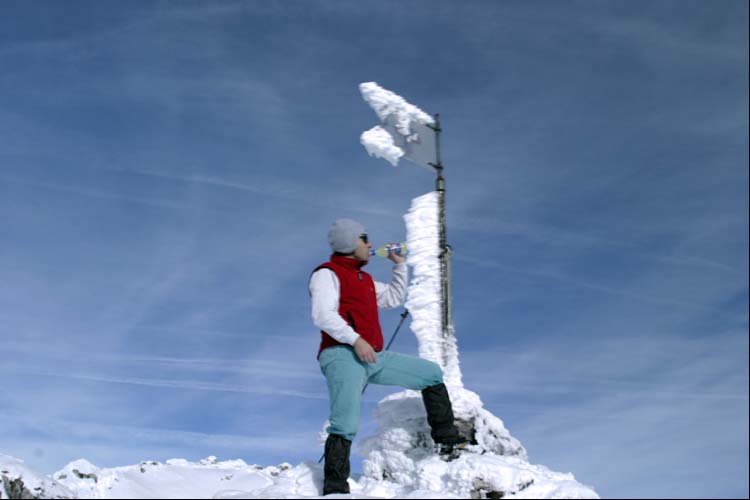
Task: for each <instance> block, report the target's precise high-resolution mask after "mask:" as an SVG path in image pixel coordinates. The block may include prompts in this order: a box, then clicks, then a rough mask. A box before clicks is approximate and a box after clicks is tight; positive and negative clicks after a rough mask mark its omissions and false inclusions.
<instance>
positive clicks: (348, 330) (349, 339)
mask: <svg viewBox="0 0 750 500" xmlns="http://www.w3.org/2000/svg"><path fill="white" fill-rule="evenodd" d="M309 288H310V296H311V298H312V322H313V324H314V325H315V326H317V327H318V328H320V329H321V330H323V331H324V332H326V333H327V334H328V335H330V336H331V337H333V338H334V339H335V340H336V341H338V342H341V343H342V344H349V345H352V346H353V345H354V343H355V342H356V341H357V339H359V334H358V333H357V332H355V331H354V330H353V329H352V327H351V326H349V324H348V323H347V322H346V321H345V320H344V318H342V317H341V315H340V314H339V296H340V293H341V292H340V285H339V279H338V277H337V276H336V273H334V272H333V271H331V270H330V269H325V268H324V269H319V270H317V271H315V272H314V273H313V275H312V277H311V278H310V286H309Z"/></svg>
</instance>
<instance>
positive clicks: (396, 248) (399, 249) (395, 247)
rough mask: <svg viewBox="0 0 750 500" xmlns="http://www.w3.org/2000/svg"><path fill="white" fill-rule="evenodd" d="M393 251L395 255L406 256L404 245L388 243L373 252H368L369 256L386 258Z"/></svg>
mask: <svg viewBox="0 0 750 500" xmlns="http://www.w3.org/2000/svg"><path fill="white" fill-rule="evenodd" d="M391 251H393V253H395V254H396V255H406V243H389V244H387V245H383V246H382V247H378V248H376V249H374V250H370V255H377V256H378V257H388V253H389V252H391Z"/></svg>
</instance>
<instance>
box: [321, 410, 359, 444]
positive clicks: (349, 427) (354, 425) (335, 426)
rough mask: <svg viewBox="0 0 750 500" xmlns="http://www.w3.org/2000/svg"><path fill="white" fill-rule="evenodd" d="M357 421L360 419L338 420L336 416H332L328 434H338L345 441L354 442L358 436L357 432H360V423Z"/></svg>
mask: <svg viewBox="0 0 750 500" xmlns="http://www.w3.org/2000/svg"><path fill="white" fill-rule="evenodd" d="M357 420H358V419H356V418H346V417H344V418H337V417H336V416H333V415H332V416H331V422H330V425H329V426H328V429H327V432H328V433H329V434H338V435H339V436H341V437H343V438H344V439H348V440H349V441H354V437H355V436H356V435H357V431H358V430H359V422H358V421H357Z"/></svg>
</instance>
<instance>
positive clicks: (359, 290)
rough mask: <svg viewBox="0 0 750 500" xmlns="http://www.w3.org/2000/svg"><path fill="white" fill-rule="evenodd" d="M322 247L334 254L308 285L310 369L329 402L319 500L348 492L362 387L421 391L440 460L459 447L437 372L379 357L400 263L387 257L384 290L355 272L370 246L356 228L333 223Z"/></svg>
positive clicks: (403, 274) (423, 364) (397, 357)
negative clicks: (314, 351) (316, 370)
mask: <svg viewBox="0 0 750 500" xmlns="http://www.w3.org/2000/svg"><path fill="white" fill-rule="evenodd" d="M328 243H329V244H330V246H331V249H332V250H333V252H334V253H333V255H332V256H331V259H330V261H328V262H326V263H324V264H322V265H320V266H318V267H317V268H316V269H315V271H313V274H312V276H311V277H310V283H309V290H310V296H311V299H312V320H313V323H314V324H315V326H316V327H318V328H319V329H320V330H321V343H320V349H319V351H318V362H319V363H320V369H321V371H322V372H323V375H324V376H325V378H326V382H327V384H328V393H329V397H330V418H329V421H330V425H329V427H328V429H327V431H328V439H327V440H326V444H325V468H324V471H325V482H324V487H323V494H324V495H328V494H331V493H349V484H348V482H347V478H348V477H349V453H350V450H351V444H352V440H353V439H354V436H355V435H356V433H357V429H358V426H359V411H360V396H361V393H362V389H363V387H364V386H365V384H368V383H372V384H381V385H396V386H401V387H405V388H407V389H412V390H417V391H422V399H423V401H424V405H425V410H426V411H427V421H428V423H429V424H430V427H431V435H432V439H433V441H435V443H436V445H437V446H438V451H439V452H440V454H441V455H447V456H451V455H452V454H453V453H454V451H455V450H456V449H457V448H460V447H463V446H464V445H465V444H466V440H465V439H464V438H462V437H461V436H459V433H458V430H457V428H456V426H455V425H454V422H453V407H452V405H451V402H450V398H449V396H448V390H447V389H446V387H445V384H443V373H442V371H441V369H440V367H439V366H438V365H437V364H435V363H433V362H431V361H428V360H425V359H421V358H418V357H414V356H407V355H404V354H398V353H395V352H390V351H383V334H382V332H381V330H380V321H379V319H378V307H381V308H393V307H397V306H399V305H401V304H403V302H404V298H405V294H406V293H405V292H406V284H407V268H406V260H405V259H404V257H402V256H401V255H398V254H396V253H395V252H393V251H391V252H389V255H388V259H390V260H391V261H392V262H393V263H394V266H393V280H392V281H391V283H390V284H384V283H379V282H376V281H373V279H372V277H371V276H370V275H369V274H367V273H366V272H364V271H362V268H363V267H364V266H365V265H366V264H367V262H368V260H369V258H370V249H371V248H372V244H371V243H370V242H369V241H368V237H367V233H366V232H365V228H364V227H363V226H362V225H361V224H360V223H359V222H356V221H354V220H351V219H339V220H337V221H336V222H334V223H333V224H332V225H331V227H330V230H329V232H328Z"/></svg>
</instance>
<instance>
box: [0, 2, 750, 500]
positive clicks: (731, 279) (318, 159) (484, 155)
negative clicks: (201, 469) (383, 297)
mask: <svg viewBox="0 0 750 500" xmlns="http://www.w3.org/2000/svg"><path fill="white" fill-rule="evenodd" d="M747 26H748V7H747V3H746V2H741V1H722V2H692V1H679V2H665V1H656V2H651V1H649V2H640V1H627V2H612V1H608V2H546V3H543V2H478V1H468V2H446V1H434V0H432V1H430V2H426V1H414V2H396V1H379V2H347V1H335V2H334V1H326V2H323V1H310V2H295V1H287V2H281V1H279V2H270V1H269V2H261V1H255V2H221V3H218V2H215V3H209V2H187V1H185V2H135V1H133V2H127V3H123V4H118V5H117V9H113V6H112V5H111V4H109V3H101V2H83V1H73V2H41V1H40V2H33V3H30V2H4V3H3V4H2V15H0V68H2V71H0V137H2V140H0V234H1V235H2V237H3V243H2V244H1V245H0V335H1V336H2V337H1V338H2V354H3V361H2V363H0V380H2V383H0V452H2V453H6V454H10V455H13V456H17V457H19V458H23V459H25V460H26V461H27V462H28V463H29V464H30V465H32V466H34V467H37V468H38V469H40V470H41V471H44V472H48V473H51V472H54V471H55V470H57V469H59V468H61V467H62V466H63V465H65V464H66V463H67V462H69V461H71V460H74V459H77V458H81V457H85V458H87V459H88V460H90V461H92V462H94V463H95V464H97V465H99V466H116V465H126V464H132V463H136V462H138V461H140V460H147V459H148V460H160V461H163V460H166V459H169V458H173V457H181V458H187V459H190V460H196V459H200V458H203V457H206V456H208V455H217V456H218V457H219V458H220V459H229V458H242V459H244V460H246V461H247V462H249V463H259V464H264V465H271V464H276V463H279V462H282V461H288V462H291V463H298V462H300V461H302V460H306V459H312V460H317V458H318V457H319V455H320V448H319V446H318V444H317V433H318V431H319V430H320V429H321V427H322V422H323V421H324V420H325V418H326V416H327V394H326V388H325V383H324V380H323V378H322V376H321V375H320V372H319V370H318V367H317V364H316V361H315V353H316V349H317V343H318V340H319V338H318V333H317V332H316V331H315V329H314V327H313V326H312V325H311V323H310V319H309V299H308V295H307V279H308V277H309V273H310V272H311V270H312V269H313V268H314V267H315V266H316V265H317V264H319V263H320V262H322V261H324V260H325V259H326V258H327V255H328V248H327V244H326V239H325V233H326V231H327V228H328V225H329V224H330V223H331V222H332V221H333V220H335V219H336V218H339V217H352V218H355V219H358V220H360V221H361V222H363V223H364V224H365V226H366V227H367V228H368V231H369V233H370V235H371V238H372V239H373V241H374V242H375V243H378V242H386V241H398V240H401V239H403V238H404V237H405V234H404V233H405V230H404V224H403V220H402V215H403V214H404V213H405V212H406V210H407V209H408V207H409V204H410V201H411V199H412V198H414V197H416V196H419V195H421V194H423V193H425V192H427V191H429V190H431V189H432V188H433V176H432V174H430V173H429V172H428V171H427V170H425V169H422V168H419V167H414V166H412V165H409V164H405V163H402V165H401V166H399V167H398V168H395V169H394V168H393V167H391V166H390V165H388V164H387V163H386V162H385V161H383V160H377V159H374V158H369V157H368V156H367V154H366V152H365V151H364V149H363V148H362V146H361V145H360V144H359V135H360V133H361V132H362V131H364V130H367V129H369V128H371V127H372V126H374V125H375V124H376V120H377V118H376V116H375V114H374V113H373V112H372V111H371V110H370V109H369V107H368V106H367V105H366V104H365V103H364V101H362V99H361V97H360V95H359V92H358V88H357V86H358V84H359V83H361V82H365V81H377V82H378V83H379V84H380V85H382V86H383V87H385V88H387V89H390V90H393V91H395V92H397V93H399V94H400V95H402V96H404V97H405V98H406V99H407V100H409V101H411V102H412V103H414V104H416V105H418V106H420V107H421V108H422V109H424V110H426V111H427V112H430V113H436V112H439V113H440V114H441V118H442V122H443V127H444V163H445V166H446V177H447V182H448V184H447V185H448V198H447V200H448V201H447V203H448V205H447V209H448V215H447V219H448V239H449V242H450V243H451V245H452V246H453V248H454V250H455V262H454V284H453V293H454V299H455V304H454V317H455V325H456V333H457V337H458V341H459V349H460V351H461V362H462V367H463V375H464V383H465V385H466V387H467V388H468V389H471V390H474V391H475V392H477V393H478V394H479V395H480V396H481V397H482V399H483V401H484V404H485V406H486V407H487V408H488V409H489V410H490V411H492V412H493V413H494V414H496V415H498V416H499V417H500V418H501V419H503V421H504V422H505V424H506V427H508V429H509V430H510V432H511V433H512V434H513V435H514V436H516V437H517V438H519V439H520V440H521V442H522V443H523V444H524V445H525V446H526V448H527V449H528V451H529V456H530V460H531V462H533V463H541V464H544V465H547V466H548V467H550V468H552V469H555V470H560V471H565V472H567V471H569V472H573V473H574V474H575V475H576V478H577V479H578V480H580V481H581V482H583V483H585V484H589V485H592V486H594V487H595V489H596V490H597V491H598V492H599V493H600V494H601V495H603V496H607V497H644V498H649V497H698V498H718V497H743V496H744V497H747V495H748V475H747V470H748V142H747V140H748V27H747ZM388 264H389V263H387V262H385V261H377V262H372V263H371V264H370V265H369V266H368V270H369V271H370V272H371V273H372V274H373V275H374V276H375V277H376V279H380V280H387V279H388V276H389V270H390V266H389V265H388ZM399 313H400V311H399V310H396V311H390V312H387V313H385V314H383V317H382V323H383V325H384V330H385V333H386V336H389V335H390V333H391V332H392V330H393V328H394V327H395V325H396V323H397V321H398V314H399ZM393 348H394V349H396V350H398V351H400V352H406V353H416V341H415V339H414V338H413V335H411V333H410V332H409V331H408V330H405V331H404V333H401V334H400V335H399V338H398V339H397V341H396V343H395V344H394V347H393ZM390 391H391V390H390V389H388V388H380V387H373V388H370V389H369V390H368V395H367V397H366V400H365V402H364V404H363V419H362V423H361V431H360V437H364V436H367V435H368V434H369V433H370V432H372V430H373V428H374V427H373V426H374V423H373V422H372V419H371V414H372V409H373V408H374V407H375V405H376V404H377V401H378V400H379V399H380V398H381V397H383V396H384V395H385V394H388V393H389V392H390ZM359 467H360V465H359V463H358V461H357V460H355V463H354V469H355V470H356V469H359Z"/></svg>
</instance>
